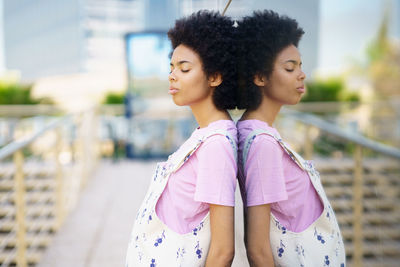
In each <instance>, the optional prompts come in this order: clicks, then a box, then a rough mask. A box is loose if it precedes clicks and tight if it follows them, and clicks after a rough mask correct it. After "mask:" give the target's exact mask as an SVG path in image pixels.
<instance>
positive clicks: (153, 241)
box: [126, 130, 237, 267]
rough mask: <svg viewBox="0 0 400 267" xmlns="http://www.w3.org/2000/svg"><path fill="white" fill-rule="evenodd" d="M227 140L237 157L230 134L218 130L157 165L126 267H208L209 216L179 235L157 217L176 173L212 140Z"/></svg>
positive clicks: (133, 231)
mask: <svg viewBox="0 0 400 267" xmlns="http://www.w3.org/2000/svg"><path fill="white" fill-rule="evenodd" d="M216 134H220V135H223V136H225V137H226V138H227V139H228V140H229V142H230V144H231V145H232V148H233V151H234V155H235V157H236V153H237V144H236V140H235V139H233V138H232V137H231V136H230V135H229V133H228V132H226V131H223V130H214V131H212V132H210V133H208V134H206V135H205V136H203V137H201V138H200V139H199V140H198V141H197V142H193V144H191V145H189V146H187V147H185V148H184V149H182V148H183V146H182V147H181V148H180V149H178V151H176V152H175V153H173V154H172V155H170V156H169V157H168V160H167V161H166V162H160V163H157V166H156V170H155V173H154V175H153V177H152V180H151V183H150V187H149V190H148V192H147V194H146V196H145V198H144V200H143V203H142V205H141V207H140V209H139V211H138V213H137V216H136V220H135V223H134V226H133V229H132V234H131V240H130V242H129V245H128V250H127V256H126V267H140V266H149V267H155V266H157V267H175V266H176V267H200V266H204V265H205V262H206V258H207V253H208V248H209V245H210V240H211V231H210V218H209V213H207V215H206V216H205V217H204V218H203V219H202V221H201V222H200V223H199V224H198V226H197V227H196V228H194V229H193V230H192V231H191V232H190V233H186V234H179V233H176V232H175V231H173V230H171V229H170V228H169V227H168V226H166V225H165V224H164V223H163V222H162V221H161V220H160V219H159V218H158V216H157V214H156V212H155V209H156V204H157V201H158V199H159V198H160V196H161V194H162V193H163V191H164V188H165V186H166V185H167V182H168V179H169V177H170V175H171V173H173V172H176V171H177V170H178V169H179V168H180V167H181V166H182V165H183V164H184V163H185V162H186V161H187V160H188V159H189V157H190V156H191V155H193V153H194V152H195V151H196V150H197V149H198V148H199V147H200V145H201V144H202V143H203V142H204V141H205V140H206V139H207V138H208V137H210V136H212V135H216Z"/></svg>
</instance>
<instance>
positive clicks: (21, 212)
mask: <svg viewBox="0 0 400 267" xmlns="http://www.w3.org/2000/svg"><path fill="white" fill-rule="evenodd" d="M13 157H14V158H13V160H14V166H15V174H14V182H15V184H14V185H15V189H14V190H15V217H16V218H15V219H16V226H17V228H16V235H17V241H16V245H17V258H16V261H17V266H18V267H26V266H27V258H26V223H25V219H26V218H25V215H26V212H25V210H26V207H25V206H26V203H25V195H26V192H25V189H26V188H25V182H24V171H23V161H24V156H23V154H22V151H21V150H17V151H16V152H15V153H14V156H13Z"/></svg>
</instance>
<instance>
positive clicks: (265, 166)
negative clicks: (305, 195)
mask: <svg viewBox="0 0 400 267" xmlns="http://www.w3.org/2000/svg"><path fill="white" fill-rule="evenodd" d="M283 153H284V151H283V149H282V148H281V146H280V145H279V144H278V143H277V142H276V140H275V139H273V138H272V137H271V136H268V135H258V136H257V137H256V138H255V139H254V141H253V143H252V145H251V147H250V149H249V152H248V156H247V161H246V164H245V170H244V173H245V176H246V184H245V187H246V195H247V206H257V205H263V204H270V203H274V202H278V201H282V200H287V198H288V195H287V191H286V185H285V177H284V166H283Z"/></svg>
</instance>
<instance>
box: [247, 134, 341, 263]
mask: <svg viewBox="0 0 400 267" xmlns="http://www.w3.org/2000/svg"><path fill="white" fill-rule="evenodd" d="M260 134H267V135H270V136H272V137H273V138H274V139H275V140H276V141H277V142H278V143H279V144H280V146H281V147H282V149H283V150H284V151H285V152H286V153H287V154H288V155H289V156H290V158H291V159H292V160H293V161H294V162H296V164H297V165H298V166H299V167H300V168H301V169H303V170H305V171H307V173H308V176H309V177H310V180H311V183H312V184H313V186H314V188H315V190H316V191H317V193H318V195H319V197H320V199H321V201H322V203H323V205H324V209H323V212H322V214H321V216H320V217H319V218H318V219H317V220H316V221H315V222H313V223H312V224H311V225H310V226H309V227H308V228H307V229H306V230H304V231H302V232H300V233H295V232H291V231H289V230H287V229H286V228H285V227H284V226H283V225H282V224H281V223H280V222H279V221H278V220H277V219H276V217H275V216H274V215H273V214H272V213H271V216H270V217H271V220H270V242H271V249H272V253H273V256H274V262H275V266H288V267H295V266H306V267H309V266H315V267H321V266H334V267H344V266H345V265H346V255H345V249H344V244H343V240H342V235H341V233H340V229H339V225H338V223H337V221H336V217H335V214H334V212H333V209H332V207H331V205H330V203H329V200H328V198H327V196H326V194H325V191H324V189H323V187H322V184H321V181H320V177H319V173H318V172H317V171H316V170H315V168H314V165H313V163H312V162H311V161H307V160H304V159H303V158H302V157H301V156H300V155H298V154H297V153H296V152H295V151H293V150H292V149H290V147H289V146H288V145H287V144H286V143H284V142H283V141H282V139H281V138H279V137H278V136H275V135H274V134H273V133H270V132H268V131H267V130H264V129H256V130H254V131H252V132H251V133H250V134H249V135H248V137H247V138H246V141H245V144H244V147H243V161H242V162H243V166H244V165H245V163H246V160H247V154H248V151H249V149H250V146H251V143H252V142H253V140H254V139H255V138H256V136H257V135H260Z"/></svg>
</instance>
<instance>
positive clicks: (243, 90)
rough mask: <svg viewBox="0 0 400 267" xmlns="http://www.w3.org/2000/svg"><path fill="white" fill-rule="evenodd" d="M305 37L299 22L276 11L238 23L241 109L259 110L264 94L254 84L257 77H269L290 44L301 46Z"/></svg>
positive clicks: (267, 11)
mask: <svg viewBox="0 0 400 267" xmlns="http://www.w3.org/2000/svg"><path fill="white" fill-rule="evenodd" d="M303 34H304V31H303V29H302V28H300V27H299V26H298V23H297V21H296V20H294V19H292V18H289V17H287V16H282V15H279V14H278V13H276V12H274V11H272V10H264V11H256V12H254V13H253V15H252V16H246V17H244V18H243V19H242V20H241V21H239V22H238V27H237V35H238V36H237V38H238V48H237V49H238V55H240V58H239V59H238V63H239V65H238V69H239V70H238V73H239V74H240V75H239V88H238V93H237V95H238V98H237V107H238V108H239V109H247V110H255V109H257V108H258V106H259V105H260V104H261V99H262V93H261V90H260V88H259V87H258V86H257V85H255V84H254V82H253V80H254V77H255V75H264V76H265V77H267V78H269V77H270V75H271V73H272V71H273V67H274V63H275V60H276V57H277V55H278V54H279V53H280V52H281V51H282V50H284V49H285V48H286V47H288V46H289V45H294V46H296V47H297V46H298V43H299V41H300V39H301V37H302V35H303Z"/></svg>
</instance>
